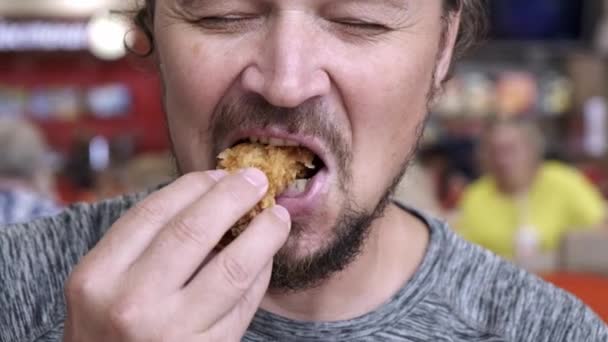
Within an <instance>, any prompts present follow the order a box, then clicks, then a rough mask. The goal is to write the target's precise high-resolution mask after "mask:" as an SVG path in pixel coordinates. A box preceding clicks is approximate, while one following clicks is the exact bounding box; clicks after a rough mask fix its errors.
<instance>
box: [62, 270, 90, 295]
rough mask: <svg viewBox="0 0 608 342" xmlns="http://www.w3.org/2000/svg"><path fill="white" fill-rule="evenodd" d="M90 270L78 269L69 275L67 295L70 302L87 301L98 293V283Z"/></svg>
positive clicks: (66, 287)
mask: <svg viewBox="0 0 608 342" xmlns="http://www.w3.org/2000/svg"><path fill="white" fill-rule="evenodd" d="M96 283H97V282H96V281H94V279H93V276H92V275H90V274H89V272H87V271H84V270H80V269H76V270H74V272H72V274H71V275H70V276H69V277H68V280H67V281H66V285H65V290H64V291H65V296H66V298H67V300H68V301H69V302H85V301H87V300H89V299H90V298H92V297H94V296H95V295H96V293H97V285H96Z"/></svg>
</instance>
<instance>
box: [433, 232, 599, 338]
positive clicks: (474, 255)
mask: <svg viewBox="0 0 608 342" xmlns="http://www.w3.org/2000/svg"><path fill="white" fill-rule="evenodd" d="M448 240H449V242H448V246H450V247H449V250H448V251H446V254H445V256H444V258H445V259H444V260H446V262H445V263H443V266H442V268H443V269H442V270H441V274H443V275H444V276H443V277H441V280H440V282H441V284H437V285H438V286H436V287H435V288H436V289H437V291H440V292H442V293H441V294H440V297H443V298H446V300H447V301H449V305H450V307H451V309H452V311H453V312H455V313H456V314H457V315H458V316H459V317H458V318H459V319H461V320H462V321H464V322H467V324H468V325H469V326H470V327H471V328H473V329H476V330H478V331H481V332H484V333H487V334H489V335H492V336H499V337H501V338H503V339H504V340H505V341H518V342H528V341H529V342H532V341H534V342H560V341H587V342H596V341H597V342H606V341H608V327H607V326H606V325H605V324H604V323H603V322H602V321H601V320H600V319H599V318H598V317H597V315H596V314H594V313H593V312H592V311H591V310H590V309H588V308H587V307H586V306H585V305H584V304H583V303H582V302H581V301H580V300H578V299H577V298H575V297H574V296H572V295H570V294H568V293H566V292H565V291H563V290H561V289H558V288H556V287H554V286H553V285H550V284H548V283H546V282H544V281H543V280H541V279H540V278H538V277H536V276H534V275H532V274H530V273H528V272H526V271H524V270H522V269H519V268H517V267H516V266H514V265H513V264H511V263H509V262H507V261H504V260H502V259H500V258H499V257H497V256H496V255H494V254H493V253H491V252H489V251H486V250H484V249H483V248H481V247H479V246H476V245H473V244H470V243H468V242H465V241H464V240H462V239H461V238H460V237H458V236H457V235H456V234H454V233H450V234H449V238H448Z"/></svg>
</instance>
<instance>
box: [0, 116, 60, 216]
mask: <svg viewBox="0 0 608 342" xmlns="http://www.w3.org/2000/svg"><path fill="white" fill-rule="evenodd" d="M46 153H47V150H46V142H45V140H44V138H43V136H42V134H41V133H40V132H39V131H38V130H37V129H36V128H35V127H34V126H33V125H31V124H30V123H28V122H26V121H23V120H18V119H12V118H2V117H0V225H3V224H11V223H21V222H26V221H30V220H32V219H36V218H39V217H44V216H49V215H54V214H56V213H57V212H58V211H59V207H58V205H57V204H56V203H55V201H54V199H53V195H52V193H53V191H52V188H53V185H52V184H53V181H52V173H51V168H50V166H49V165H48V163H47V162H46V160H47V158H46V157H45V156H46Z"/></svg>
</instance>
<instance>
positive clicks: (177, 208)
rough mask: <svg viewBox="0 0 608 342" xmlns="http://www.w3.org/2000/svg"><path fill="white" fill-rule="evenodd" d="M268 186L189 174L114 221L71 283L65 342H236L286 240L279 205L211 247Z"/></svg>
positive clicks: (254, 173)
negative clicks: (235, 235)
mask: <svg viewBox="0 0 608 342" xmlns="http://www.w3.org/2000/svg"><path fill="white" fill-rule="evenodd" d="M267 187H268V181H267V179H266V177H265V176H264V174H263V173H262V172H261V171H259V170H255V169H248V170H244V171H241V172H240V173H239V174H236V175H227V174H226V173H225V172H223V171H210V172H205V173H193V174H189V175H186V176H184V177H182V178H180V179H179V180H177V181H175V182H174V183H173V184H171V185H169V186H167V187H165V188H163V189H162V190H160V191H158V192H156V193H154V194H152V195H151V196H150V197H148V198H147V199H145V200H144V201H142V202H141V203H140V204H138V205H137V206H136V207H135V208H133V209H132V210H130V211H129V212H128V213H127V214H125V215H124V216H123V217H122V218H121V219H120V220H119V221H117V222H116V223H115V224H114V225H113V226H112V228H111V229H110V231H109V232H108V234H107V235H106V236H105V237H104V238H103V239H102V240H101V241H100V242H99V244H98V245H97V246H96V247H95V248H94V249H93V250H92V251H91V252H90V253H89V254H88V255H87V256H85V257H84V259H83V260H82V262H81V263H80V264H79V265H78V266H77V267H76V269H75V270H74V272H73V273H72V275H71V276H70V279H69V280H68V284H67V286H66V298H67V303H68V319H67V322H66V328H65V341H66V342H96V341H116V342H123V341H124V342H126V341H129V342H130V341H147V342H148V341H180V342H181V341H184V342H189V341H192V342H194V341H238V340H240V339H241V337H242V336H243V334H244V333H245V331H246V329H247V327H248V326H249V324H250V322H251V319H252V317H253V316H254V314H255V312H256V311H257V309H258V306H259V304H260V302H261V300H262V298H263V296H264V293H265V292H266V289H267V287H268V282H269V279H270V273H271V268H272V258H273V256H274V255H275V254H276V252H277V251H278V250H279V249H280V248H281V246H282V245H283V244H284V243H285V241H286V239H287V236H288V234H289V228H290V218H289V213H288V212H287V211H286V210H285V209H284V208H282V207H275V208H272V209H268V210H266V211H264V212H263V213H261V214H260V215H258V216H257V217H256V218H255V220H254V221H253V222H252V223H251V224H250V226H249V227H248V229H247V230H246V231H245V232H244V233H243V234H241V235H240V236H239V237H238V238H237V239H236V240H234V241H233V242H232V243H231V244H230V245H229V246H227V247H226V248H225V249H224V250H222V251H221V252H220V253H218V254H214V253H212V252H213V249H214V247H215V246H216V245H217V243H218V242H219V241H220V240H221V238H222V236H223V235H224V234H225V233H226V231H228V230H229V229H230V227H231V226H232V225H233V224H234V223H235V222H236V221H237V220H238V219H239V218H240V217H241V216H242V215H243V214H245V213H246V212H247V211H248V210H249V209H251V208H252V207H253V206H254V205H255V204H256V203H257V202H258V201H259V200H260V199H261V198H262V196H263V194H264V193H265V192H266V190H267Z"/></svg>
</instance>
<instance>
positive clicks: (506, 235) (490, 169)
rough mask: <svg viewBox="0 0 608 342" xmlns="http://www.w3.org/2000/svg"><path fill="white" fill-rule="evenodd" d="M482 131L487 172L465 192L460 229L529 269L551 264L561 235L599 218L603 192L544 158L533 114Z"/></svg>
mask: <svg viewBox="0 0 608 342" xmlns="http://www.w3.org/2000/svg"><path fill="white" fill-rule="evenodd" d="M484 132H485V133H484V135H483V137H482V139H481V140H482V141H481V146H480V157H481V162H482V166H483V168H484V171H485V173H486V175H485V176H484V177H482V178H481V179H479V180H478V181H476V182H475V183H473V184H471V186H470V187H469V188H468V189H467V190H466V191H465V194H464V196H463V198H462V201H461V203H460V218H459V224H458V225H457V226H458V227H459V232H460V233H461V234H462V235H463V236H464V237H465V238H467V239H468V240H470V241H472V242H474V243H477V244H479V245H482V246H483V247H486V248H488V249H489V250H491V251H493V252H495V253H496V254H498V255H500V256H502V257H505V258H507V259H511V260H513V261H515V262H516V263H518V264H520V265H521V266H523V267H526V268H528V269H530V270H533V271H545V270H550V269H552V268H554V266H555V261H556V252H557V250H558V248H559V245H560V242H561V240H562V238H563V237H564V235H565V234H567V233H569V232H571V231H574V230H580V229H589V228H593V227H597V226H598V225H600V224H601V223H602V222H603V220H604V218H605V210H604V201H603V199H602V196H601V194H600V193H599V191H598V190H596V189H595V188H594V186H593V185H592V184H591V183H590V182H589V181H588V180H587V179H586V178H585V177H584V176H583V175H582V174H581V173H579V172H578V171H577V170H575V169H574V168H572V167H569V166H567V165H565V164H562V163H559V162H554V161H550V162H549V161H543V159H542V156H543V153H544V150H545V143H544V140H543V138H542V133H541V132H540V130H539V129H538V127H537V126H536V125H535V124H534V123H533V122H532V121H530V120H522V119H508V120H506V119H503V120H492V121H490V122H489V123H488V125H487V127H486V129H485V130H484Z"/></svg>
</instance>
